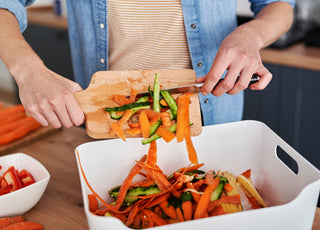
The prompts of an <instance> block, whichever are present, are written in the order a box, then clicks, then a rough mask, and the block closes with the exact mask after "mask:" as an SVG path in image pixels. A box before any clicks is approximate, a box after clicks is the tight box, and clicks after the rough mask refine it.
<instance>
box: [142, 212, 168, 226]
mask: <svg viewBox="0 0 320 230" xmlns="http://www.w3.org/2000/svg"><path fill="white" fill-rule="evenodd" d="M143 212H144V213H145V214H147V215H149V216H151V219H152V221H153V222H154V223H155V224H156V225H157V226H162V225H166V224H167V222H166V221H165V220H164V219H162V218H161V217H160V216H158V215H157V214H156V213H155V212H153V211H151V210H149V209H143Z"/></svg>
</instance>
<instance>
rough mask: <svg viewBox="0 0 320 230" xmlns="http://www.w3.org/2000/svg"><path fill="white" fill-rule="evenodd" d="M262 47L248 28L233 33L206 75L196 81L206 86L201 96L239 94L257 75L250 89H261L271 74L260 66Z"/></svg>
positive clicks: (268, 80)
mask: <svg viewBox="0 0 320 230" xmlns="http://www.w3.org/2000/svg"><path fill="white" fill-rule="evenodd" d="M261 43H262V42H261V41H259V38H258V36H256V34H255V33H254V30H252V29H251V28H249V27H246V26H242V27H238V28H237V29H236V30H234V31H233V32H232V33H231V34H230V35H229V36H227V37H226V38H225V39H224V41H223V42H222V43H221V46H220V48H219V50H218V53H217V55H216V57H215V59H214V61H213V64H212V67H211V69H210V71H209V73H208V74H207V75H205V76H203V77H201V78H198V79H197V80H196V82H203V81H204V82H205V83H204V84H203V86H202V88H201V93H202V94H203V95H206V94H208V93H210V92H211V93H212V94H213V95H215V96H221V95H222V94H224V93H228V94H231V95H233V94H236V93H239V92H240V91H242V90H244V89H246V88H247V87H248V85H249V82H250V79H251V77H252V75H253V74H258V75H259V76H260V77H261V79H260V80H259V81H258V82H256V83H254V84H252V85H251V86H250V89H255V90H262V89H264V88H265V87H266V86H267V85H268V84H269V82H270V81H271V79H272V74H271V73H270V72H269V71H268V70H267V69H266V68H265V67H264V66H263V64H262V62H261V58H260V54H259V51H260V49H261V48H262V44H261ZM226 70H228V72H227V74H226V76H225V78H224V80H222V81H221V82H220V83H219V84H218V85H217V86H216V84H217V83H218V81H219V79H220V78H221V77H222V75H223V74H224V72H225V71H226ZM239 76H240V77H239ZM238 77H239V80H238V81H237V82H236V79H237V78H238ZM215 86H216V87H215ZM214 87H215V88H214Z"/></svg>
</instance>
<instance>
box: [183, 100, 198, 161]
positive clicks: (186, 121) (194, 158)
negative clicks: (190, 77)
mask: <svg viewBox="0 0 320 230" xmlns="http://www.w3.org/2000/svg"><path fill="white" fill-rule="evenodd" d="M190 96H191V94H186V95H185V100H184V101H183V102H184V103H185V104H184V106H185V119H184V139H185V142H186V146H187V151H188V156H189V160H190V161H191V162H192V163H193V164H198V156H197V152H196V150H195V148H194V146H193V143H192V140H191V133H190V120H189V101H190Z"/></svg>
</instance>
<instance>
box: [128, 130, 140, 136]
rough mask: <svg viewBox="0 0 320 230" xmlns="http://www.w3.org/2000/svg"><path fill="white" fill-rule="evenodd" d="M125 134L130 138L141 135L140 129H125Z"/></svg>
mask: <svg viewBox="0 0 320 230" xmlns="http://www.w3.org/2000/svg"><path fill="white" fill-rule="evenodd" d="M126 133H127V134H129V135H130V136H136V135H139V134H141V129H140V128H131V129H127V130H126Z"/></svg>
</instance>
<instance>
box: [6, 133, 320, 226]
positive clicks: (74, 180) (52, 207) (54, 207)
mask: <svg viewBox="0 0 320 230" xmlns="http://www.w3.org/2000/svg"><path fill="white" fill-rule="evenodd" d="M89 141H93V139H91V138H90V137H88V136H87V134H86V132H85V129H83V128H79V127H73V128H70V129H61V130H59V131H58V132H55V133H53V134H51V135H48V136H46V137H43V138H41V139H39V140H38V141H34V142H32V143H30V144H29V145H25V146H23V147H20V148H18V149H15V150H14V151H13V152H8V154H9V153H14V152H22V153H25V154H28V155H30V156H32V157H34V158H35V159H37V160H39V161H40V162H41V163H42V164H43V165H44V166H45V167H46V168H47V170H48V171H49V173H50V175H51V178H50V181H49V184H48V187H47V189H46V191H45V193H44V195H43V196H42V198H41V199H40V201H39V203H38V204H37V205H36V206H35V207H34V208H32V209H31V210H30V211H28V212H27V213H26V214H25V215H24V217H25V218H26V219H28V220H31V221H35V222H38V223H41V224H43V225H44V229H46V230H53V229H59V230H64V229H77V230H82V229H88V225H87V220H86V216H85V213H84V208H83V201H82V193H81V187H80V179H79V174H78V168H77V163H76V158H75V153H74V149H75V148H76V147H77V146H78V145H80V144H83V143H85V142H89ZM2 155H3V154H2ZM313 230H320V209H317V213H316V217H315V221H314V227H313Z"/></svg>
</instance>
